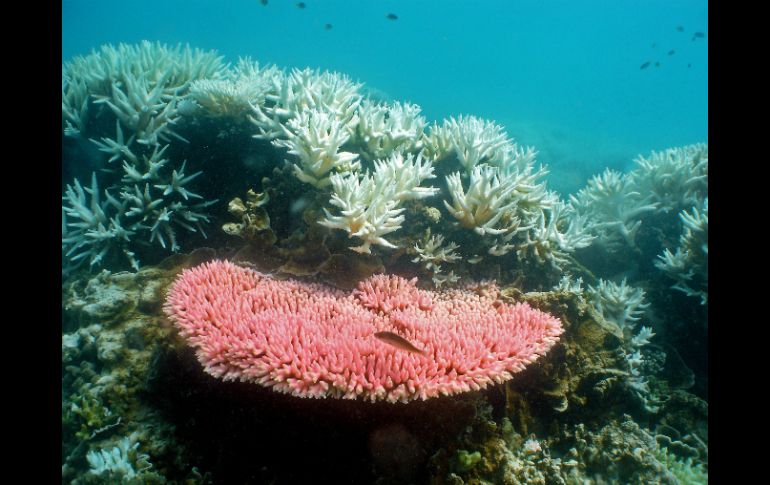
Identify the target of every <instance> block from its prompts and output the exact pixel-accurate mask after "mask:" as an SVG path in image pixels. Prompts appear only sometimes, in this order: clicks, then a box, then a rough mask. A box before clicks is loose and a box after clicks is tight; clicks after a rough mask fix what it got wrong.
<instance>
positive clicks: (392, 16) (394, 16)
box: [385, 13, 398, 20]
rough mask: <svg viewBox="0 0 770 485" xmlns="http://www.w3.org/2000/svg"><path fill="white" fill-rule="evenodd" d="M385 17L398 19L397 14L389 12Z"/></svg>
mask: <svg viewBox="0 0 770 485" xmlns="http://www.w3.org/2000/svg"><path fill="white" fill-rule="evenodd" d="M385 18H386V19H388V20H398V15H396V14H394V13H389V14H388V15H386V16H385Z"/></svg>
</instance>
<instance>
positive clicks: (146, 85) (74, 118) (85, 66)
mask: <svg viewBox="0 0 770 485" xmlns="http://www.w3.org/2000/svg"><path fill="white" fill-rule="evenodd" d="M224 70H225V65H224V64H222V59H221V57H219V56H218V55H217V54H216V53H215V52H204V51H201V50H199V49H195V50H193V49H191V48H190V47H189V46H184V47H183V46H182V45H181V44H180V45H178V46H176V48H172V47H168V46H166V45H164V44H161V43H151V42H147V41H144V42H142V43H140V44H138V45H128V44H120V45H118V46H112V45H105V46H102V47H101V48H100V49H99V50H98V51H93V52H92V53H91V54H89V55H87V56H78V57H75V58H74V59H73V60H72V61H70V62H67V63H65V64H64V65H63V67H62V117H63V119H64V122H65V125H66V126H65V130H64V132H65V134H66V135H69V136H74V135H79V134H85V132H86V131H87V127H88V122H90V120H91V119H95V118H97V117H98V115H99V113H100V112H99V111H97V112H96V116H94V115H92V113H91V111H93V110H92V108H91V105H92V104H94V103H96V104H102V105H104V106H106V107H108V108H109V110H106V112H112V114H113V115H114V116H115V117H116V118H117V119H118V120H119V123H120V124H121V125H122V128H123V129H125V130H128V132H129V133H131V137H132V139H133V137H135V139H136V141H137V143H140V144H144V145H156V144H158V143H160V142H161V141H168V140H169V137H170V136H174V137H176V138H179V139H181V137H180V136H179V135H178V134H176V133H175V132H174V131H173V130H172V129H171V125H173V124H174V123H175V122H176V121H177V119H178V114H177V103H178V102H179V101H180V100H181V99H182V97H183V96H185V95H186V93H187V90H188V88H189V85H190V83H191V82H192V81H194V80H196V79H219V78H221V77H223V76H224ZM128 144H130V143H127V145H128Z"/></svg>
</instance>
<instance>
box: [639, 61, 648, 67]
mask: <svg viewBox="0 0 770 485" xmlns="http://www.w3.org/2000/svg"><path fill="white" fill-rule="evenodd" d="M648 67H650V61H647V62H645V63H644V64H642V65H641V66H639V69H647V68H648Z"/></svg>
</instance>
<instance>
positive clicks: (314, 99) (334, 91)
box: [249, 69, 362, 140]
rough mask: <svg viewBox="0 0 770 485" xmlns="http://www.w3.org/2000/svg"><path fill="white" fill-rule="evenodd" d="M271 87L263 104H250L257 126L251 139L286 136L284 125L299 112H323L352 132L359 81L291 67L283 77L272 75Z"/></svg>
mask: <svg viewBox="0 0 770 485" xmlns="http://www.w3.org/2000/svg"><path fill="white" fill-rule="evenodd" d="M272 80H273V81H272V82H273V88H272V89H271V90H270V91H269V93H268V94H267V95H266V99H265V101H264V104H263V105H259V104H252V110H253V116H251V117H250V118H249V119H251V121H252V123H254V124H255V125H256V126H257V128H258V129H259V133H258V134H257V135H254V136H255V138H262V139H267V140H273V139H275V138H281V137H284V136H285V135H286V130H285V126H284V124H285V123H286V122H288V121H289V120H290V119H292V118H294V117H296V116H298V115H300V113H302V112H303V111H306V110H310V109H316V110H318V111H325V112H328V113H330V115H331V116H332V117H333V118H334V119H336V120H337V121H338V122H339V123H341V124H342V125H344V126H345V128H346V130H348V133H349V134H350V133H352V132H353V130H354V129H355V126H356V124H357V123H358V118H357V117H356V110H357V108H358V105H359V104H360V103H361V99H362V96H361V94H360V93H359V92H358V90H359V88H360V87H361V85H360V84H358V83H354V82H352V81H351V80H350V79H349V78H348V77H347V76H344V75H342V74H338V73H330V72H323V73H319V72H318V71H313V70H311V69H304V70H299V69H294V70H293V71H292V72H291V73H290V74H288V75H286V76H282V75H274V76H272Z"/></svg>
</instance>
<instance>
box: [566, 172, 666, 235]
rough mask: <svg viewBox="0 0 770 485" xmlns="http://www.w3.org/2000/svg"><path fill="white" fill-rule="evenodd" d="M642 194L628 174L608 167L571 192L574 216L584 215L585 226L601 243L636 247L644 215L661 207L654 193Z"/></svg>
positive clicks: (582, 216)
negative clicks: (654, 198)
mask: <svg viewBox="0 0 770 485" xmlns="http://www.w3.org/2000/svg"><path fill="white" fill-rule="evenodd" d="M642 194H644V192H639V191H638V190H636V186H635V184H634V182H633V180H632V179H631V178H630V177H629V176H628V175H626V174H621V173H620V172H617V171H614V170H611V169H609V168H608V169H606V170H605V171H604V172H603V173H602V174H601V175H596V176H594V177H593V178H592V179H591V180H589V181H588V185H587V186H586V187H585V188H583V189H581V190H580V191H579V192H578V193H577V194H576V195H571V196H570V205H571V208H572V210H573V211H574V212H573V213H574V214H575V217H581V218H583V219H584V221H585V222H584V224H585V226H586V229H587V230H588V231H589V232H590V234H591V235H593V236H595V237H596V240H597V241H598V242H600V243H601V244H603V245H606V246H609V247H611V248H615V247H623V246H627V247H631V248H635V247H636V234H637V232H638V231H639V227H641V225H642V222H641V220H640V217H641V215H642V214H645V213H647V212H650V211H654V210H655V209H657V208H658V205H657V203H654V202H652V201H651V196H649V195H645V196H642Z"/></svg>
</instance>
